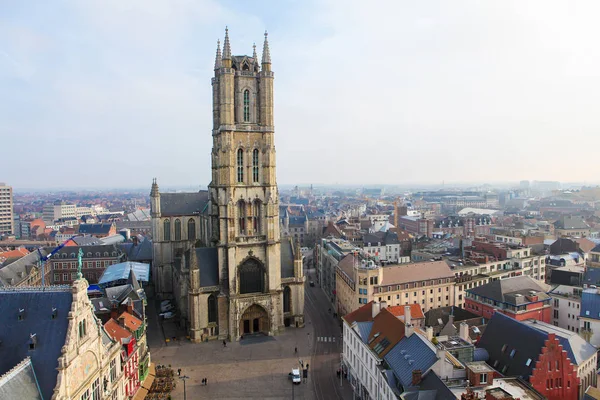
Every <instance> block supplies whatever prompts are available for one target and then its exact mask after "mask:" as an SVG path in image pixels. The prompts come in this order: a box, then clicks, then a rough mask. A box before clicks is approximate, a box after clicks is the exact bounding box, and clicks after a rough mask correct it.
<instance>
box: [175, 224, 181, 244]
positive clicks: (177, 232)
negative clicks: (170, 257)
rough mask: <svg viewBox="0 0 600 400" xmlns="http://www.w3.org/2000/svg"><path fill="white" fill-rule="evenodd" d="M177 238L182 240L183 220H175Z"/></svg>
mask: <svg viewBox="0 0 600 400" xmlns="http://www.w3.org/2000/svg"><path fill="white" fill-rule="evenodd" d="M175 240H181V221H180V220H179V219H176V220H175Z"/></svg>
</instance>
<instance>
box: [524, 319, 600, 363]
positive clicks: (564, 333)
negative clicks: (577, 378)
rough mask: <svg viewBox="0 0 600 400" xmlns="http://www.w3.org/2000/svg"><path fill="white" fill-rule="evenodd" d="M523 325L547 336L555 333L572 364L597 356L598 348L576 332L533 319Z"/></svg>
mask: <svg viewBox="0 0 600 400" xmlns="http://www.w3.org/2000/svg"><path fill="white" fill-rule="evenodd" d="M523 323H524V324H525V325H527V326H529V327H530V328H532V329H535V330H537V331H539V332H543V333H545V334H546V335H548V334H550V333H554V334H555V335H556V337H557V338H558V341H559V342H560V344H561V345H562V347H563V349H564V350H565V351H566V352H567V354H568V356H569V358H570V359H571V362H572V363H574V364H576V365H581V364H583V363H585V362H586V361H587V360H588V359H589V358H590V357H591V356H593V355H594V354H596V348H595V347H594V346H592V345H591V344H589V343H588V342H586V341H585V340H584V339H583V338H582V337H581V336H579V334H577V333H575V332H571V331H569V330H567V329H564V328H559V327H558V326H554V325H550V324H547V323H545V322H540V321H535V320H532V319H530V320H527V321H523Z"/></svg>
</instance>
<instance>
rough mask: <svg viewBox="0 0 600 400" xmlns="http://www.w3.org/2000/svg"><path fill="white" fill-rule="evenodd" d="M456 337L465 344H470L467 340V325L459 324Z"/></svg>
mask: <svg viewBox="0 0 600 400" xmlns="http://www.w3.org/2000/svg"><path fill="white" fill-rule="evenodd" d="M458 336H460V338H461V339H462V340H464V341H465V342H467V343H468V342H470V338H469V325H467V323H465V322H461V323H460V327H459V328H458Z"/></svg>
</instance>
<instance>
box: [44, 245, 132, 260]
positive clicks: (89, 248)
mask: <svg viewBox="0 0 600 400" xmlns="http://www.w3.org/2000/svg"><path fill="white" fill-rule="evenodd" d="M79 249H82V250H83V258H97V257H98V256H97V255H96V253H100V257H101V258H104V257H118V256H120V255H121V254H122V252H121V251H120V249H119V248H118V247H117V246H115V245H114V244H94V245H84V246H65V247H63V248H62V249H60V250H58V251H57V252H56V253H55V254H54V255H53V256H52V259H53V260H56V259H57V258H66V259H69V258H70V259H77V253H78V252H79ZM50 250H51V248H47V249H46V251H47V252H50ZM113 252H116V253H117V255H116V256H114V255H113ZM104 253H108V256H105V255H104ZM63 254H64V255H65V256H64V257H63Z"/></svg>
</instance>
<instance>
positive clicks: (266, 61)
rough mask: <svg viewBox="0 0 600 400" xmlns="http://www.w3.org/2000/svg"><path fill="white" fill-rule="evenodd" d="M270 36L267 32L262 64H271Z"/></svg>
mask: <svg viewBox="0 0 600 400" xmlns="http://www.w3.org/2000/svg"><path fill="white" fill-rule="evenodd" d="M268 36H269V34H268V33H267V31H265V43H264V44H263V53H262V63H263V64H271V52H270V51H269V40H268Z"/></svg>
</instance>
